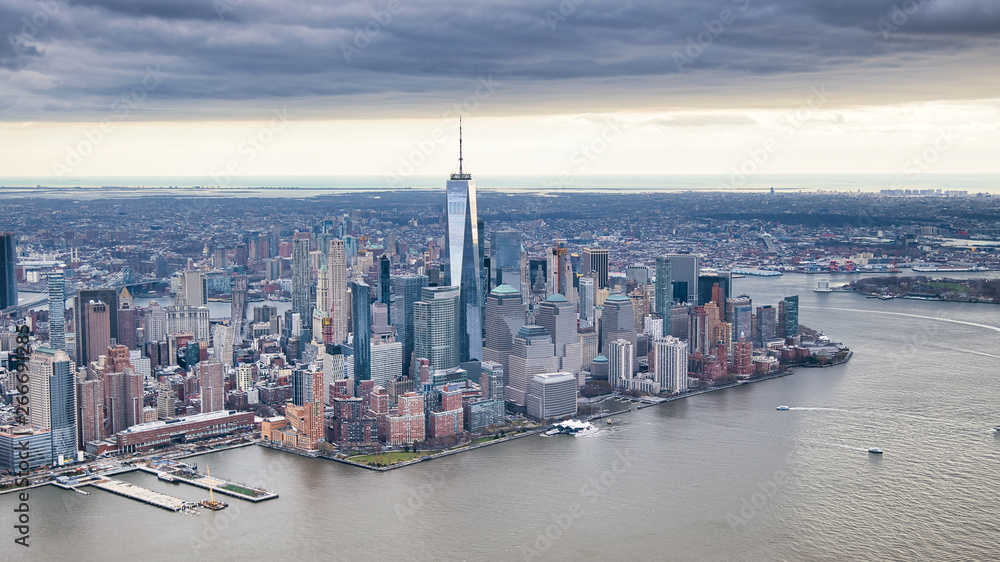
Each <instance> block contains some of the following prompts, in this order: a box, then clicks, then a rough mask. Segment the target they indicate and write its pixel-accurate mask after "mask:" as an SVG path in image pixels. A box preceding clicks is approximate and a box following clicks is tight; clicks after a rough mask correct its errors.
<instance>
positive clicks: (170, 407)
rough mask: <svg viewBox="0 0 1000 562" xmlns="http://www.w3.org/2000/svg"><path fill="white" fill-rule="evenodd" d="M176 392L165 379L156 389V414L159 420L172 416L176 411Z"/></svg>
mask: <svg viewBox="0 0 1000 562" xmlns="http://www.w3.org/2000/svg"><path fill="white" fill-rule="evenodd" d="M176 403H177V394H176V393H174V389H173V388H171V386H170V383H169V382H167V381H166V380H163V381H161V382H160V385H159V387H158V388H157V389H156V415H157V417H159V418H160V419H161V420H162V419H165V418H170V417H173V415H174V413H175V412H176V410H177V408H176Z"/></svg>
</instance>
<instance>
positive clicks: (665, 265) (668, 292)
mask: <svg viewBox="0 0 1000 562" xmlns="http://www.w3.org/2000/svg"><path fill="white" fill-rule="evenodd" d="M672 279H673V277H672V273H671V270H670V258H668V257H666V256H660V257H658V258H656V298H655V300H654V302H655V304H656V313H657V314H659V315H660V318H662V319H663V333H664V334H665V335H670V333H671V331H670V330H671V323H670V308H671V307H672V306H673V304H674V287H673V282H672ZM661 387H662V385H661Z"/></svg>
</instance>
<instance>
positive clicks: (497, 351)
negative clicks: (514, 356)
mask: <svg viewBox="0 0 1000 562" xmlns="http://www.w3.org/2000/svg"><path fill="white" fill-rule="evenodd" d="M485 309H486V344H485V346H484V347H483V360H484V361H494V362H496V363H499V364H500V365H501V366H502V368H503V370H504V372H508V371H507V368H508V363H507V358H508V357H509V356H510V350H511V349H512V348H513V346H514V335H515V334H517V331H518V330H520V329H521V326H524V303H523V301H522V300H521V293H520V292H519V291H518V290H517V289H515V288H514V287H511V286H510V285H508V284H506V283H504V284H502V285H500V286H499V287H497V288H496V289H493V291H491V292H490V296H488V297H486V306H485Z"/></svg>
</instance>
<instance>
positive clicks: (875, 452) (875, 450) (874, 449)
mask: <svg viewBox="0 0 1000 562" xmlns="http://www.w3.org/2000/svg"><path fill="white" fill-rule="evenodd" d="M868 452H869V453H871V454H873V455H881V454H882V449H879V448H878V447H872V448H871V449H868Z"/></svg>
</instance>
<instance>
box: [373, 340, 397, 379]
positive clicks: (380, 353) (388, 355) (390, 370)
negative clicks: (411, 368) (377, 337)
mask: <svg viewBox="0 0 1000 562" xmlns="http://www.w3.org/2000/svg"><path fill="white" fill-rule="evenodd" d="M371 365H372V366H371V377H372V378H371V380H372V382H374V383H375V384H376V385H378V386H382V387H384V386H386V385H388V384H389V381H390V380H392V379H395V378H398V377H400V376H402V375H403V344H402V343H401V342H398V341H395V339H392V338H389V340H387V341H373V342H371Z"/></svg>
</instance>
